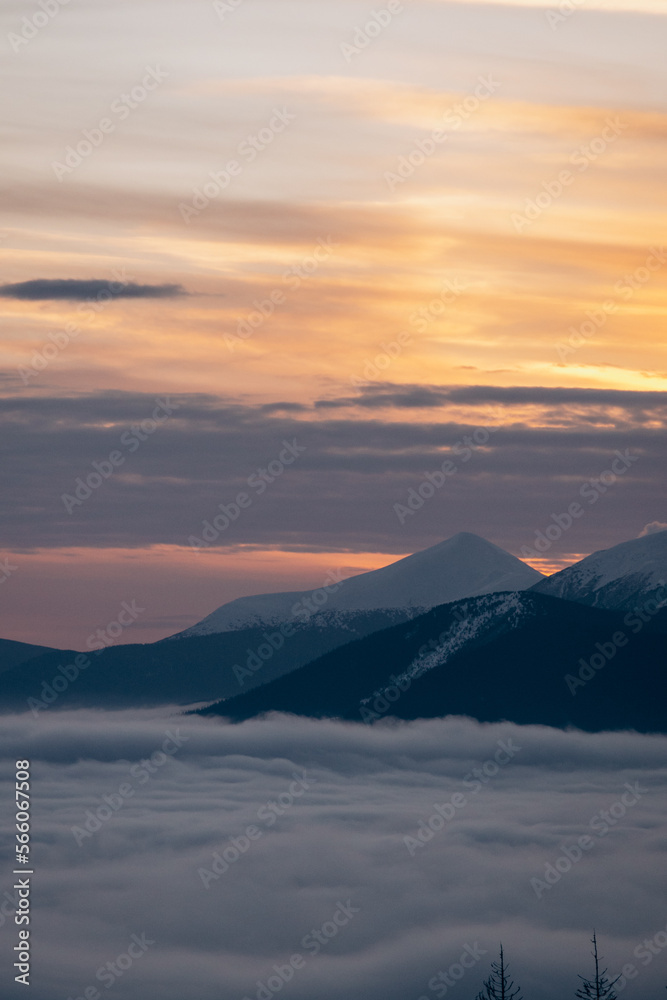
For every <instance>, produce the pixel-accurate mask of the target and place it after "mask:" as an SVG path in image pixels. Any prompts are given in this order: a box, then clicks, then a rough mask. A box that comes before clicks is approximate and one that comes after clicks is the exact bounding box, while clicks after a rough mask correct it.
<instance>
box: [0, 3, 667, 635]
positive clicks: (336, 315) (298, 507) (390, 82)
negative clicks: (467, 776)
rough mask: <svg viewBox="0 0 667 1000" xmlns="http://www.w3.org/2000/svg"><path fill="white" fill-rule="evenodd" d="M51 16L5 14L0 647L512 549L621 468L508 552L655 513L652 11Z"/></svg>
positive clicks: (661, 452)
mask: <svg viewBox="0 0 667 1000" xmlns="http://www.w3.org/2000/svg"><path fill="white" fill-rule="evenodd" d="M54 2H55V0H54ZM56 7H57V10H55V13H53V12H52V13H48V14H47V13H44V12H43V11H42V10H41V8H38V7H37V6H34V7H33V6H32V5H30V4H26V3H24V2H18V0H7V2H6V3H5V4H3V10H2V14H1V15H0V21H1V24H0V44H2V46H3V47H4V52H3V56H4V58H3V60H2V69H1V70H0V72H1V73H2V77H3V80H2V83H3V92H5V93H9V94H10V97H9V99H8V100H7V101H5V102H4V104H3V112H2V138H3V143H2V149H3V152H2V157H3V176H4V184H3V186H2V189H1V190H0V202H1V204H2V217H3V223H2V230H1V231H0V259H1V261H2V268H1V270H0V309H1V312H2V345H1V346H0V422H1V424H2V432H1V433H2V437H1V440H2V447H3V452H2V459H3V460H2V471H3V479H4V483H5V488H4V489H3V494H2V501H1V506H0V567H1V570H0V575H1V582H0V609H1V612H2V617H1V620H0V635H2V636H4V637H6V638H12V639H18V640H23V641H32V642H42V643H46V644H53V645H60V646H69V647H74V648H80V647H81V645H82V643H83V642H84V640H85V637H86V636H87V635H89V634H90V632H91V630H94V629H96V628H97V627H100V626H102V627H103V626H104V625H105V624H106V623H108V622H110V621H113V620H115V619H116V617H117V615H118V612H119V608H120V606H121V604H122V602H123V601H129V600H136V601H138V602H139V604H140V605H141V606H142V607H143V608H144V609H145V611H144V612H143V613H142V616H141V618H140V619H139V620H138V621H137V624H136V625H135V626H134V627H133V628H132V629H130V630H128V631H127V632H126V633H125V634H124V635H123V636H122V637H121V639H120V641H142V642H144V641H151V640H154V639H158V638H161V637H163V636H165V635H169V634H171V633H173V632H175V631H178V630H179V629H181V628H183V627H186V626H187V625H189V624H192V623H194V622H195V621H197V620H199V619H200V618H202V617H203V616H204V615H206V614H208V613H210V612H211V611H212V610H214V608H216V607H217V606H219V605H220V604H222V603H223V602H224V601H227V600H231V599H233V598H235V597H240V596H244V595H247V594H253V593H261V592H265V591H277V590H285V589H312V588H313V587H316V586H319V585H320V583H321V580H323V579H324V578H325V577H326V575H327V573H328V572H329V570H330V569H331V568H335V569H336V570H338V571H340V572H344V573H346V574H353V573H357V572H361V571H363V570H366V569H373V568H376V567H378V566H381V565H385V564H387V563H389V562H391V561H392V560H394V559H397V558H399V557H400V556H402V555H405V554H408V553H410V552H413V551H416V550H417V549H420V548H425V547H427V546H429V545H432V544H435V543H437V542H438V541H441V540H442V539H443V538H446V537H449V536H450V535H452V534H455V533H456V532H458V531H464V530H465V531H473V532H476V533H478V534H480V535H482V536H484V537H486V538H488V539H489V540H491V541H493V542H495V543H496V544H498V545H501V546H502V547H504V548H506V549H508V550H509V551H511V552H513V553H514V554H515V555H521V554H522V550H523V549H531V547H532V546H533V542H534V539H535V537H536V533H537V532H539V531H544V530H545V528H546V527H547V526H548V525H549V524H550V523H552V515H554V514H556V515H559V516H560V515H561V514H562V513H563V512H565V511H567V509H568V506H569V505H570V504H571V503H573V502H575V501H577V500H578V498H579V497H580V495H581V490H582V489H584V488H586V484H590V483H593V484H594V483H596V482H599V480H600V476H603V475H604V473H605V472H606V471H607V470H609V469H610V466H611V464H612V463H613V462H615V460H616V458H617V452H620V453H621V454H622V455H624V456H626V457H627V468H626V469H625V470H624V472H623V474H620V475H618V476H615V479H614V481H613V482H610V483H608V484H607V485H606V486H605V488H604V490H600V491H599V495H598V496H597V499H596V501H595V503H589V504H588V505H587V506H586V514H585V517H582V518H580V519H578V520H577V521H576V522H575V523H573V525H572V526H571V528H570V529H568V530H566V531H564V532H563V535H562V538H561V539H559V540H558V541H557V542H555V543H554V544H553V545H552V547H551V548H550V549H549V550H548V551H547V552H545V553H543V554H542V555H541V556H539V557H537V556H536V557H527V558H530V561H531V562H532V564H533V565H535V566H536V567H537V568H539V569H541V570H542V571H544V572H552V571H554V570H556V569H558V568H561V567H563V566H565V565H568V564H570V563H571V562H573V561H574V560H576V559H578V558H581V557H582V556H584V555H586V554H588V553H590V552H592V551H595V550H597V549H600V548H607V547H609V546H611V545H614V544H616V543H618V542H621V541H625V540H627V539H629V538H633V537H637V536H638V535H639V534H640V533H641V531H642V530H643V528H644V526H645V525H646V524H649V523H652V522H655V521H657V522H661V523H664V522H665V521H666V520H667V512H666V510H665V502H664V496H665V485H666V484H665V468H667V465H666V463H665V444H664V441H665V436H664V429H665V426H664V425H665V418H666V407H667V363H666V360H665V350H666V348H665V338H664V334H663V324H664V318H665V313H666V311H667V287H666V281H665V279H666V275H667V271H666V270H665V265H666V264H667V249H665V248H664V247H663V246H662V243H661V240H662V239H664V233H665V222H666V219H665V209H664V207H663V206H664V198H662V197H661V191H660V186H661V184H662V183H663V178H664V175H665V167H666V166H667V163H666V161H667V142H666V136H667V128H666V126H667V108H666V106H665V105H666V98H665V95H666V94H667V86H666V84H667V68H666V67H665V61H664V51H665V41H666V40H667V38H666V36H667V31H666V28H667V3H665V2H663V0H660V2H659V0H638V2H632V3H631V2H630V0H627V2H623V0H596V2H593V0H589V2H579V3H577V2H576V0H572V2H571V3H563V4H560V6H559V4H558V3H548V2H535V3H527V2H521V3H514V4H510V3H497V2H494V3H486V4H484V3H477V2H459V3H454V2H440V0H405V2H404V3H403V4H400V3H392V5H391V10H390V9H389V6H388V5H387V4H385V5H382V4H379V5H375V7H373V6H372V5H369V4H368V3H362V2H357V0H335V2H334V0H307V2H306V0H301V2H297V0H289V2H288V0H285V2H282V0H281V2H276V0H240V2H233V0H230V2H229V3H225V2H224V0H219V2H217V3H210V2H206V3H197V4H192V3H188V4H186V3H185V2H175V3H172V4H169V5H164V4H161V3H157V0H142V2H138V3H137V2H132V3H129V2H123V0H115V2H114V3H109V2H105V0H96V2H93V3H87V4H82V3H78V2H77V0H72V2H71V3H68V4H66V5H62V6H60V7H58V6H57V4H56ZM49 10H53V8H51V7H49ZM374 11H375V13H374ZM378 11H379V13H378ZM466 438H468V439H469V440H470V441H472V442H473V447H470V446H469V445H466V444H465V441H466ZM288 446H289V447H291V449H292V450H291V451H289V450H286V449H288ZM466 449H467V450H466ZM452 454H454V455H457V456H458V457H459V459H460V461H459V462H458V465H457V471H456V474H455V475H453V476H451V477H450V478H449V479H448V480H447V481H446V482H445V483H443V484H442V485H441V486H438V487H437V489H436V490H435V493H434V495H433V496H432V497H431V498H430V499H428V501H426V502H424V503H423V505H422V506H421V507H419V509H416V510H411V509H409V508H408V513H405V510H406V503H407V500H408V498H409V497H410V496H411V495H412V494H411V492H410V491H411V490H412V491H415V490H418V489H419V487H420V485H421V484H422V483H424V481H425V479H426V478H427V477H428V476H429V475H430V476H431V477H433V476H436V479H437V472H438V470H439V469H440V467H441V465H442V463H443V461H445V460H446V459H447V458H448V457H450V456H451V455H452ZM281 455H282V456H283V459H284V460H281V458H280V456H281ZM111 456H114V457H113V459H112V458H111ZM466 456H467V457H466ZM287 459H290V461H287ZM617 467H618V464H617ZM270 469H273V470H274V471H273V473H271V472H270V471H269V470H270ZM263 470H266V471H263ZM431 481H433V478H432V479H431ZM251 483H254V484H255V485H251ZM91 484H92V485H91ZM262 487H263V488H262ZM593 488H595V487H593ZM588 489H589V493H590V489H591V487H590V486H589V487H588ZM77 490H78V493H77ZM239 494H244V495H245V496H246V497H248V498H249V500H250V503H249V504H248V505H247V506H245V507H243V508H238V506H237V507H234V504H236V501H237V498H238V497H239ZM220 505H223V508H225V509H226V510H227V515H226V514H225V513H224V511H223V518H222V522H219V523H223V522H224V520H225V519H226V520H227V521H228V522H229V523H228V524H227V525H225V526H224V527H223V528H222V530H220V531H219V533H218V537H217V538H216V539H214V541H213V542H212V543H210V544H209V545H208V546H207V547H206V548H197V546H196V545H195V546H193V544H192V539H193V538H198V537H201V534H202V531H203V530H204V526H205V524H206V522H210V521H212V520H213V519H214V518H215V517H217V516H218V515H219V514H220ZM230 505H231V506H230Z"/></svg>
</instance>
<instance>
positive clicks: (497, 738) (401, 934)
mask: <svg viewBox="0 0 667 1000" xmlns="http://www.w3.org/2000/svg"><path fill="white" fill-rule="evenodd" d="M167 732H169V733H170V734H171V736H167ZM0 749H1V750H2V754H1V759H2V778H3V782H6V783H7V784H9V783H10V782H11V781H12V780H13V771H14V761H15V760H16V759H17V755H18V757H19V758H22V757H28V758H30V759H31V760H32V761H33V772H34V783H33V789H34V809H35V813H34V852H35V855H34V856H35V860H36V864H37V867H38V876H36V877H35V879H34V889H33V906H34V914H35V919H34V936H35V940H36V941H39V952H38V953H36V957H35V964H34V986H33V989H34V990H37V993H38V995H39V996H40V1000H62V997H67V996H72V997H76V996H81V995H83V991H84V990H85V988H86V986H88V985H91V984H92V985H97V986H100V982H99V980H96V973H97V971H98V970H99V969H100V968H101V967H102V966H104V965H105V964H106V963H107V962H113V961H114V959H115V958H116V956H117V955H120V954H122V953H124V952H126V951H127V948H128V944H129V942H130V940H131V935H133V934H136V935H137V936H138V937H140V938H141V936H142V935H146V937H147V939H148V940H149V941H152V942H154V944H152V945H150V947H148V950H147V951H145V953H144V954H142V957H141V958H140V959H137V960H136V961H135V962H134V964H133V965H132V967H131V968H129V969H128V970H127V972H126V973H125V974H124V975H123V977H122V978H121V979H120V980H118V981H117V982H116V984H115V986H114V988H115V989H116V990H117V992H118V995H119V996H122V997H123V998H124V1000H140V998H145V997H146V996H147V995H150V996H159V997H160V998H161V1000H183V997H188V998H189V997H196V998H197V1000H242V998H243V997H246V996H247V997H250V998H251V1000H254V998H255V996H256V993H257V990H258V986H257V983H258V981H262V982H264V983H266V981H267V979H268V977H269V976H272V975H274V974H275V971H274V966H276V965H277V966H279V967H284V966H285V964H286V963H289V962H290V958H291V956H293V955H294V954H301V955H302V956H304V958H305V960H306V961H305V966H304V967H302V968H299V969H298V971H297V972H296V974H295V975H294V976H293V977H292V978H291V979H290V982H289V983H288V984H287V985H286V986H284V988H283V989H282V990H281V991H280V992H281V993H282V994H283V995H284V996H286V997H291V998H293V1000H308V998H310V997H312V996H314V995H317V996H318V997H321V998H322V1000H342V998H343V997H346V996H349V995H350V994H359V995H361V994H363V995H364V996H367V997H369V998H370V1000H374V998H377V1000H380V998H382V1000H405V997H408V998H410V997H412V998H414V1000H417V998H418V997H421V996H426V997H427V998H428V1000H433V998H434V997H435V996H436V994H435V993H434V991H433V990H432V989H430V988H429V981H430V980H431V979H432V978H433V977H435V976H437V974H438V973H439V971H441V970H442V971H444V972H447V970H448V969H449V967H450V966H452V965H453V964H456V963H457V962H458V960H459V958H460V956H461V955H462V953H463V952H464V949H465V947H466V945H468V946H470V948H472V949H475V948H478V949H482V950H484V951H486V952H487V954H485V955H484V956H483V957H482V958H481V959H479V961H477V962H476V963H475V964H474V967H473V968H471V969H470V971H467V972H466V973H465V978H464V981H463V982H462V983H460V984H458V983H457V985H456V987H455V989H456V992H454V988H452V996H459V995H460V996H463V995H464V994H466V995H473V993H474V992H476V991H477V990H478V988H479V987H480V985H481V980H482V978H483V977H484V976H486V975H487V972H488V964H489V962H490V960H491V959H492V958H493V957H495V956H494V952H495V949H496V948H497V945H498V942H499V941H500V940H501V939H502V941H503V943H504V945H505V948H506V951H507V953H508V956H509V958H510V959H511V961H512V967H513V972H514V975H515V977H516V979H517V980H518V981H519V982H520V983H521V985H522V987H523V990H524V995H525V996H527V997H532V998H539V1000H556V998H558V997H562V996H563V995H568V994H570V993H571V992H572V991H573V990H574V989H575V988H576V982H577V979H576V976H577V973H580V972H581V973H586V972H588V971H589V966H590V959H589V955H588V952H589V945H588V939H589V937H590V933H591V930H592V928H593V926H596V927H597V931H598V935H599V938H600V939H601V941H602V950H603V952H604V955H605V959H606V962H607V963H608V964H609V966H610V968H611V969H612V970H613V971H614V972H617V971H620V968H621V966H622V965H623V964H626V963H633V964H634V965H635V966H636V968H637V978H636V979H635V981H634V982H633V983H631V984H630V987H631V989H630V987H629V988H628V994H627V995H628V996H631V995H642V996H648V995H651V993H652V992H655V991H659V990H660V989H661V988H662V985H663V982H664V974H665V970H664V962H665V957H667V956H662V955H657V956H654V957H652V958H651V959H650V961H648V962H646V961H645V960H644V961H642V960H641V959H640V958H639V957H638V955H636V954H633V953H634V952H635V949H637V948H641V943H642V941H643V940H644V939H650V940H652V939H653V938H654V936H655V935H656V934H659V932H661V931H664V928H665V923H666V917H665V911H664V906H663V891H664V890H663V888H662V886H661V882H662V881H663V880H662V874H661V873H662V871H663V868H664V866H663V865H662V856H663V854H664V843H665V842H664V826H663V823H664V792H665V784H666V783H667V771H666V770H665V765H664V760H665V749H666V741H665V739H664V738H663V737H650V736H648V737H640V736H637V735H632V734H599V735H584V734H580V733H569V734H568V733H561V732H557V731H553V730H548V729H544V728H539V727H526V728H519V727H516V726H512V725H509V724H503V725H493V726H489V725H480V724H478V723H475V722H472V721H468V720H462V719H449V720H445V721H433V722H428V723H414V724H410V725H388V726H380V727H377V728H373V729H370V728H366V727H363V726H351V725H341V724H336V723H324V724H321V723H313V722H309V721H304V720H299V721H294V720H290V719H285V718H280V717H277V718H274V719H270V720H268V721H265V722H261V723H258V722H253V723H248V724H244V725H241V726H227V725H225V724H223V723H218V722H213V721H210V720H201V719H195V718H187V719H186V720H183V719H179V718H176V717H173V718H167V717H162V716H160V715H159V714H156V713H132V714H118V715H100V714H99V713H78V714H71V715H68V716H62V715H58V716H55V715H54V716H53V717H48V716H45V717H43V718H42V719H40V724H39V726H35V724H34V722H33V721H32V720H28V719H27V718H24V717H8V718H5V720H4V723H3V727H2V735H1V736H0ZM165 750H166V751H167V752H166V753H165ZM508 751H509V752H508ZM142 759H143V760H144V761H148V764H145V763H144V764H142V763H140V762H141V761H142ZM496 761H500V762H501V763H500V764H498V763H495V762H496ZM475 768H477V769H478V776H479V777H475V776H474V770H473V769H475ZM151 771H152V773H149V772H151ZM295 776H296V777H295ZM480 779H481V780H480ZM299 782H301V783H299ZM478 786H479V787H478ZM627 786H630V788H631V789H634V792H629V791H628V789H627ZM122 789H125V791H124V792H122V793H121V791H119V790H122ZM475 789H477V790H476V791H475ZM105 796H106V797H107V800H106V801H107V802H108V801H110V802H111V803H112V805H111V806H108V805H107V807H106V809H105V798H104V797H105ZM119 796H120V798H119ZM623 796H625V799H624V798H623ZM462 799H463V800H465V801H463V802H462ZM633 799H634V801H633ZM119 801H121V803H122V804H121V805H118V802H119ZM452 802H454V803H456V807H455V808H454V807H452V806H451V803H452ZM623 802H625V803H626V805H625V806H623V804H622V803H623ZM114 803H115V804H116V808H115V809H113V804H114ZM271 803H274V805H271ZM448 803H449V805H448ZM628 803H630V804H628ZM437 805H440V806H441V807H442V813H443V814H444V815H445V817H447V816H449V814H450V812H452V810H453V812H454V813H455V814H456V815H455V816H454V818H451V819H449V818H446V819H445V820H444V821H443V822H442V823H440V822H438V821H435V820H433V817H434V816H436V815H437V810H435V806H437ZM602 813H605V814H607V817H608V820H609V822H606V821H605V820H603V819H601V815H602ZM108 814H109V815H108ZM96 816H100V817H102V819H101V820H100V819H98V820H97V825H98V826H99V829H95V827H96V821H95V819H96ZM91 817H92V819H91ZM105 817H106V818H105ZM272 817H273V818H272ZM429 821H430V822H431V829H436V830H437V832H435V833H434V834H433V836H432V837H431V838H430V839H429V840H428V841H427V842H425V843H424V844H423V846H421V847H414V845H413V846H411V844H413V842H414V841H415V840H416V839H417V837H418V833H419V830H420V829H421V830H422V831H423V830H424V829H426V828H425V826H424V824H428V823H429ZM3 822H4V824H5V828H6V830H7V829H8V823H9V820H8V819H7V818H5V819H4V820H3ZM86 822H88V825H89V827H90V829H91V830H94V832H92V833H91V834H90V835H89V834H88V832H87V831H86V827H85V825H86ZM420 824H421V826H420ZM605 826H606V828H607V829H606V831H605V832H602V831H604V829H605ZM249 827H251V828H253V831H254V832H252V833H251V835H250V836H249V835H248V832H249V831H248V828H249ZM438 827H441V829H437V828H438ZM73 828H75V831H74V833H73V832H72V831H73ZM77 830H78V832H77ZM82 831H83V832H82ZM427 832H428V830H427ZM584 836H588V837H589V838H590V840H591V844H592V846H589V847H588V848H587V849H586V850H585V851H580V854H581V857H580V858H579V859H577V852H576V850H575V847H576V845H577V843H578V841H579V838H581V837H584ZM244 838H245V840H244ZM406 838H408V841H406ZM77 841H78V842H77ZM235 845H236V846H235ZM568 851H569V853H570V856H571V857H574V858H575V859H576V860H575V861H574V863H571V864H570V867H569V869H568V864H567V852H568ZM216 855H217V856H218V859H219V860H216ZM549 864H551V865H554V866H556V864H558V869H556V868H555V867H554V871H555V872H556V875H558V871H560V870H561V869H562V870H563V872H562V874H560V876H559V877H556V876H552V882H553V884H552V885H551V887H550V888H540V886H539V884H537V887H536V886H535V884H531V879H539V880H541V881H542V882H543V881H544V876H545V872H546V871H547V866H548V865H549ZM216 869H217V871H216ZM216 876H217V877H216ZM6 881H7V880H6ZM10 887H11V883H10V882H8V881H7V885H6V887H4V886H3V887H2V888H3V891H5V888H6V889H7V890H8V889H9V888H10ZM538 896H539V897H540V898H538ZM5 899H6V897H3V900H5ZM340 903H342V904H343V905H344V906H351V907H352V908H353V909H356V910H358V912H356V913H353V915H352V917H351V918H350V919H349V920H347V921H346V922H344V923H343V922H342V921H343V918H342V917H341V916H340V911H339V904H340ZM3 913H4V911H3ZM336 913H338V914H339V916H338V917H337V918H336V919H337V920H338V922H339V923H340V926H339V928H338V931H337V932H336V933H334V934H331V936H330V937H329V938H327V937H326V934H327V933H330V932H331V927H332V926H333V925H332V924H331V923H330V922H331V921H333V920H334V917H335V914H336ZM323 925H326V929H325V937H324V941H325V943H324V945H323V946H322V947H321V948H320V949H319V954H317V955H314V954H312V947H313V946H312V939H307V941H306V942H305V943H304V938H305V937H306V935H308V934H309V933H310V932H311V930H313V929H315V930H318V931H319V929H321V928H322V927H323ZM13 937H14V929H13V927H12V925H11V924H10V923H9V921H7V920H6V919H5V920H3V925H2V926H1V927H0V947H1V948H2V950H3V952H5V954H7V953H8V949H9V948H10V945H11V944H12V943H13V941H12V939H13ZM658 950H659V949H658ZM642 954H644V953H642ZM649 954H650V953H649ZM457 974H458V973H457ZM101 991H102V994H103V995H106V991H105V989H104V988H103V987H101ZM8 995H9V996H10V997H12V998H13V997H14V996H15V995H16V996H19V995H21V994H20V993H19V991H18V987H17V988H16V990H14V991H12V990H10V991H9V994H8Z"/></svg>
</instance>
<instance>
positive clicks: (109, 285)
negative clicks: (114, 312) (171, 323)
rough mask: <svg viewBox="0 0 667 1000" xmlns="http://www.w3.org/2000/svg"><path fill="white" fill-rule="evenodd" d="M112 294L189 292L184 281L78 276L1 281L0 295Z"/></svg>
mask: <svg viewBox="0 0 667 1000" xmlns="http://www.w3.org/2000/svg"><path fill="white" fill-rule="evenodd" d="M100 295H105V296H106V295H110V296H112V297H113V298H115V299H170V298H176V297H177V296H179V295H187V292H186V291H185V289H184V288H183V286H182V285H137V284H135V283H134V282H132V281H128V282H114V281H102V280H97V279H81V280H79V279H77V278H34V279H33V280H32V281H19V282H17V283H16V284H14V285H0V296H1V297H2V298H5V299H23V300H26V301H29V302H41V301H46V300H65V301H68V302H86V301H88V300H89V299H94V298H99V296H100Z"/></svg>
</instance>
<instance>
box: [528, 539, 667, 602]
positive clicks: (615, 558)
mask: <svg viewBox="0 0 667 1000" xmlns="http://www.w3.org/2000/svg"><path fill="white" fill-rule="evenodd" d="M666 584H667V531H654V532H651V533H649V534H647V535H641V536H640V537H639V538H632V539H630V541H627V542H621V543H620V544H619V545H614V546H612V547H611V548H609V549H601V550H600V551H598V552H593V553H592V554H591V555H590V556H587V557H586V558H585V559H582V560H581V562H578V563H575V565H574V566H569V567H568V568H567V569H563V570H561V571H560V573H555V574H554V575H553V576H550V577H549V578H548V579H546V580H542V581H540V583H538V584H536V586H535V588H534V589H535V590H536V591H538V592H539V593H541V594H549V595H551V596H552V597H561V598H563V599H564V600H566V601H577V602H578V603H580V604H589V605H592V606H594V607H599V608H608V609H610V610H615V609H618V610H622V609H627V610H630V609H632V608H635V607H637V606H639V605H640V604H641V603H642V602H646V601H648V600H650V599H651V598H652V597H653V596H654V595H656V594H660V593H661V592H664V594H667V590H665V585H666ZM661 601H664V596H663V597H662V598H661Z"/></svg>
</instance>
